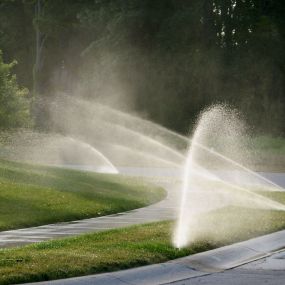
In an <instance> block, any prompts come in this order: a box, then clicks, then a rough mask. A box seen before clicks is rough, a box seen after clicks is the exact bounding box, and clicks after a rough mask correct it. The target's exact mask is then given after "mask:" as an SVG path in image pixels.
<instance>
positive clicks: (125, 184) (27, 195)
mask: <svg viewBox="0 0 285 285" xmlns="http://www.w3.org/2000/svg"><path fill="white" fill-rule="evenodd" d="M164 195H165V191H164V190H163V189H161V188H158V187H156V186H153V185H151V184H149V183H146V182H143V181H141V180H139V179H135V178H128V177H123V176H120V175H107V174H96V173H91V172H81V171H75V170H67V169H60V168H52V167H41V166H35V165H29V164H22V163H16V162H10V161H4V160H0V230H7V229H14V228H20V227H21V228H22V227H29V226H35V225H42V224H48V223H54V222H62V221H70V220H78V219H83V218H88V217H96V216H103V215H107V214H111V213H117V212H122V211H126V210H130V209H134V208H139V207H143V206H145V205H148V204H151V203H154V202H156V201H159V200H160V199H162V198H163V197H164Z"/></svg>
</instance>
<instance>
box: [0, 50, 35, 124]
mask: <svg viewBox="0 0 285 285" xmlns="http://www.w3.org/2000/svg"><path fill="white" fill-rule="evenodd" d="M15 64H16V62H15V61H14V62H12V63H9V64H6V63H4V62H3V59H2V52H1V51H0V128H2V129H8V128H16V127H23V126H28V125H29V124H30V114H29V101H28V99H27V95H28V90H27V89H25V88H20V87H19V86H18V84H17V80H16V76H15V75H12V74H11V70H12V68H13V66H14V65H15Z"/></svg>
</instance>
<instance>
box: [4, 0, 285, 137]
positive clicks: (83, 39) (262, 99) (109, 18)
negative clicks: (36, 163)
mask: <svg viewBox="0 0 285 285" xmlns="http://www.w3.org/2000/svg"><path fill="white" fill-rule="evenodd" d="M284 21H285V6H284V5H283V3H282V1H280V0H275V1H273V0H191V1H190V0H189V1H185V0H144V1H142V0H93V1H91V0H89V1H87V0H14V1H12V0H0V49H1V50H2V51H3V56H4V60H5V61H6V62H11V61H12V60H13V59H16V60H17V62H18V65H17V66H16V67H14V72H15V73H16V75H17V78H18V82H19V83H20V85H22V86H25V87H27V88H28V89H29V90H30V95H29V96H30V98H31V101H32V103H33V104H32V105H33V112H32V113H33V114H34V116H35V117H36V124H37V125H38V126H39V127H46V125H47V124H46V120H47V118H46V116H45V115H44V114H45V110H44V107H43V106H45V105H44V104H41V103H42V102H46V100H49V99H51V98H52V97H53V96H54V94H56V93H57V92H66V93H68V94H71V95H70V96H83V97H86V98H91V99H94V100H97V101H98V100H99V101H100V102H105V103H108V104H116V105H118V104H119V105H120V107H122V108H124V105H131V106H132V108H133V109H135V110H137V111H139V112H142V113H146V114H148V116H149V117H150V118H151V119H153V120H154V121H156V122H158V123H161V124H163V125H165V126H167V127H170V128H172V129H174V130H177V131H179V132H182V133H185V132H187V131H188V130H189V126H190V125H191V124H192V123H193V121H194V120H195V118H196V116H197V114H199V112H200V111H201V109H203V108H204V107H206V106H208V105H210V104H212V103H217V102H225V103H228V104H231V105H233V106H235V107H237V108H239V109H240V110H241V111H242V112H243V113H244V114H245V117H246V118H247V120H248V121H249V122H250V123H251V124H253V125H255V126H256V129H257V130H258V131H263V132H268V133H276V134H284V133H285V126H284V121H285V96H284V87H285V86H284V84H285V55H284V47H285V23H284ZM0 96H1V94H0ZM0 124H1V123H0Z"/></svg>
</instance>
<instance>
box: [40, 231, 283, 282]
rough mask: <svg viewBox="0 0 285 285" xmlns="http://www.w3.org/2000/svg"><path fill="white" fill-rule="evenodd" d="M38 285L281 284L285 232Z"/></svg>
mask: <svg viewBox="0 0 285 285" xmlns="http://www.w3.org/2000/svg"><path fill="white" fill-rule="evenodd" d="M36 284H41V285H47V284H52V285H57V284H62V285H67V284H68V285H73V284H76V285H89V284H94V285H105V284H108V285H115V284H116V285H126V284H129V285H130V284H132V285H157V284H176V285H183V284H185V285H186V284H190V285H196V284H200V285H201V284H203V285H215V284H216V285H223V284H226V285H228V284H233V285H240V284H245V285H248V284H257V285H262V284H274V285H284V284H285V230H284V231H280V232H276V233H273V234H269V235H265V236H262V237H258V238H254V239H251V240H248V241H244V242H240V243H237V244H234V245H230V246H225V247H221V248H218V249H215V250H211V251H208V252H203V253H199V254H195V255H192V256H188V257H184V258H180V259H177V260H173V261H169V262H166V263H161V264H155V265H150V266H144V267H139V268H134V269H129V270H123V271H118V272H112V273H105V274H98V275H90V276H85V277H78V278H69V279H62V280H56V281H48V282H39V283H36Z"/></svg>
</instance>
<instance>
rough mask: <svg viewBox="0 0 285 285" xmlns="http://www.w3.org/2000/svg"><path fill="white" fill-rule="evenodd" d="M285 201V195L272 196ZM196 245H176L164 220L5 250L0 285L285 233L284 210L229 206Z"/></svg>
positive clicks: (0, 255)
mask: <svg viewBox="0 0 285 285" xmlns="http://www.w3.org/2000/svg"><path fill="white" fill-rule="evenodd" d="M267 195H269V196H270V197H271V198H274V199H275V200H278V201H280V202H283V201H284V200H285V193H270V194H268V193H267ZM197 224H198V225H200V227H199V229H200V230H199V231H196V236H195V240H194V242H193V243H192V244H191V245H190V246H189V247H187V248H185V249H182V250H178V249H176V248H174V247H173V246H172V242H171V239H172V234H173V227H174V223H173V222H170V221H167V222H160V223H152V224H146V225H141V226H133V227H128V228H123V229H117V230H111V231H106V232H99V233H93V234H87V235H82V236H79V237H74V238H65V239H60V240H54V241H48V242H42V243H38V244H33V245H29V246H25V247H21V248H15V249H3V250H0V284H11V283H13V284H14V283H23V282H32V281H43V280H52V279H59V278H67V277H74V276H82V275H87V274H93V273H101V272H108V271H114V270H120V269H126V268H131V267H135V266H142V265H148V264H154V263H158V262H164V261H167V260H170V259H175V258H178V257H183V256H186V255H189V254H194V253H197V252H201V251H206V250H209V249H213V248H217V247H220V246H223V245H227V244H231V243H234V242H238V241H242V240H247V239H249V238H252V237H256V236H259V235H262V234H266V233H270V232H274V231H278V230H282V229H285V212H283V211H268V210H257V209H244V208H239V207H228V208H224V209H219V210H216V211H213V212H212V213H209V214H207V215H206V216H200V217H197Z"/></svg>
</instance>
